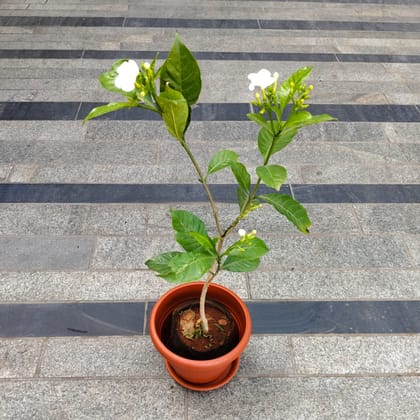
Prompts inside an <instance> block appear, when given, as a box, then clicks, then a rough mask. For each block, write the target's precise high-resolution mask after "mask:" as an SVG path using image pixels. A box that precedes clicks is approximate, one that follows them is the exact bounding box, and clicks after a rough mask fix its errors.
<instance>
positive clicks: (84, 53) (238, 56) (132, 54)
mask: <svg viewBox="0 0 420 420" xmlns="http://www.w3.org/2000/svg"><path fill="white" fill-rule="evenodd" d="M155 54H156V53H155V52H154V51H136V50H123V51H122V50H40V49H30V50H25V49H22V50H12V49H0V59H5V58H19V59H23V58H35V59H37V58H45V59H49V58H56V59H77V58H84V59H110V60H112V59H115V60H117V59H120V58H121V57H125V58H132V59H142V60H152V59H153V58H154V57H155ZM167 55H168V52H167V51H163V52H159V58H161V59H165V58H166V57H167ZM194 56H195V57H196V58H197V60H218V61H222V60H232V61H233V60H235V61H298V62H336V61H337V62H343V63H345V62H351V63H355V62H361V63H420V55H403V54H396V55H391V54H341V53H289V52H288V53H282V52H231V51H196V52H194Z"/></svg>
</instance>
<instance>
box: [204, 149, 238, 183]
mask: <svg viewBox="0 0 420 420" xmlns="http://www.w3.org/2000/svg"><path fill="white" fill-rule="evenodd" d="M238 157H239V156H238V154H237V153H235V152H232V151H231V150H220V151H219V152H217V153H216V154H215V155H214V156H213V157H212V158H211V160H210V162H209V166H208V169H207V175H206V178H207V176H209V175H210V174H213V173H215V172H217V171H220V170H221V169H223V168H226V167H227V166H230V165H231V164H232V163H233V162H236V161H237V160H238Z"/></svg>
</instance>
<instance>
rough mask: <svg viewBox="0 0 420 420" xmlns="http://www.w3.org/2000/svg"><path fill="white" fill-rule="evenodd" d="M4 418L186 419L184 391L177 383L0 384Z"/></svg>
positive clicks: (93, 381)
mask: <svg viewBox="0 0 420 420" xmlns="http://www.w3.org/2000/svg"><path fill="white" fill-rule="evenodd" d="M0 405H1V407H2V418H4V419H16V418H21V419H24V418H38V419H39V418H43V419H57V418H72V419H86V420H87V419H115V418H121V419H123V418H124V419H134V418H139V416H141V418H142V419H145V420H155V419H157V418H170V419H176V420H182V419H185V415H184V413H185V402H184V391H183V390H182V389H181V388H180V387H176V386H175V385H174V383H173V381H172V380H167V379H162V380H150V379H107V380H76V381H75V380H53V381H47V380H38V381H37V380H34V381H31V382H21V381H8V382H0Z"/></svg>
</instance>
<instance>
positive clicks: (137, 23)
mask: <svg viewBox="0 0 420 420" xmlns="http://www.w3.org/2000/svg"><path fill="white" fill-rule="evenodd" d="M0 26H71V27H129V28H130V27H131V28H133V27H135V28H137V27H147V28H201V29H282V30H323V31H393V32H419V31H420V23H418V22H360V21H334V20H286V19H188V18H147V17H85V16H83V17H82V16H0Z"/></svg>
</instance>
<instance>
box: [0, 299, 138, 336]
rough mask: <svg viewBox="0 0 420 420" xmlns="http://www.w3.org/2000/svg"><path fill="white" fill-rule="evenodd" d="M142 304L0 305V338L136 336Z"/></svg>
mask: <svg viewBox="0 0 420 420" xmlns="http://www.w3.org/2000/svg"><path fill="white" fill-rule="evenodd" d="M144 305H145V304H144V303H141V302H138V303H136V302H126V303H113V302H108V303H74V304H54V303H48V304H11V305H0V315H1V316H0V335H1V336H2V337H25V336H26V337H53V336H78V335H79V336H84V335H86V336H88V335H98V336H99V335H138V334H142V332H143V324H144Z"/></svg>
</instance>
